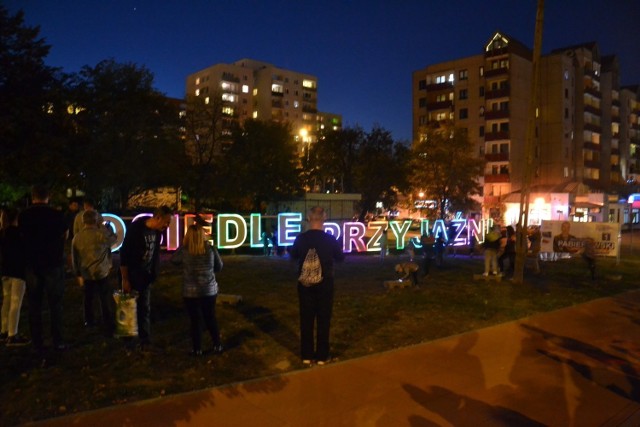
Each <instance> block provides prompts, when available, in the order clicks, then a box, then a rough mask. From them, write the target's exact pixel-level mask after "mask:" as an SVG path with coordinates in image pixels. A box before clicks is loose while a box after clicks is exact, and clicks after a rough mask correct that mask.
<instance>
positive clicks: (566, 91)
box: [564, 88, 569, 99]
mask: <svg viewBox="0 0 640 427" xmlns="http://www.w3.org/2000/svg"><path fill="white" fill-rule="evenodd" d="M564 99H569V89H567V88H565V89H564Z"/></svg>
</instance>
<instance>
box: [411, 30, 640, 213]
mask: <svg viewBox="0 0 640 427" xmlns="http://www.w3.org/2000/svg"><path fill="white" fill-rule="evenodd" d="M531 61H532V51H531V49H530V48H528V47H527V46H525V45H524V44H522V43H520V42H519V41H517V40H515V39H513V38H512V37H509V36H508V35H505V34H503V33H500V32H496V33H494V34H493V36H492V37H491V38H490V39H489V40H488V41H487V42H486V43H485V45H484V51H483V52H482V53H480V54H478V55H475V56H471V57H468V58H462V59H457V60H453V61H449V62H444V63H439V64H433V65H429V66H427V67H426V68H424V69H422V70H418V71H415V72H414V73H413V82H412V83H413V86H412V87H413V89H412V92H413V106H412V110H413V137H414V140H418V139H419V138H421V135H422V133H423V128H424V126H426V125H427V124H429V123H430V122H433V121H440V120H453V121H454V122H455V124H456V126H458V127H462V128H466V129H467V132H468V135H469V137H470V139H471V141H472V142H473V143H474V145H475V149H476V152H477V154H478V156H479V157H481V158H483V159H484V160H485V161H486V166H485V171H484V176H483V177H481V182H482V183H483V202H484V204H485V205H492V204H493V205H495V204H499V203H504V202H510V201H511V202H514V201H516V200H517V199H518V198H519V195H518V193H519V191H520V190H521V188H522V181H521V179H522V178H521V172H522V170H523V168H524V165H525V152H524V147H525V141H526V138H527V137H528V136H527V135H528V134H527V132H528V123H529V122H528V121H529V117H530V112H529V98H530V93H531V85H532V62H531ZM540 72H541V75H540V80H541V82H540V85H539V88H538V90H539V95H540V98H539V99H540V102H539V106H538V107H537V108H536V111H535V117H536V128H535V138H534V152H533V163H534V167H535V170H534V175H533V182H532V183H531V184H532V186H531V187H530V188H531V190H532V191H533V192H536V191H537V192H539V194H538V195H539V196H540V197H541V198H542V199H545V200H546V203H547V206H546V207H544V208H542V207H541V208H540V209H544V210H546V213H545V214H544V215H542V214H541V213H538V216H546V217H547V218H548V219H550V218H549V217H550V216H551V213H553V214H554V215H555V214H560V213H562V216H564V217H567V216H569V215H571V214H575V213H576V207H578V206H580V203H579V201H580V200H581V197H586V196H585V195H586V193H589V192H601V193H606V192H612V191H616V190H619V189H620V188H622V187H623V186H624V185H625V184H626V183H627V182H628V181H629V180H630V179H633V176H634V174H635V173H637V172H638V166H639V165H638V161H639V160H640V156H639V154H640V149H638V148H637V147H638V146H639V145H638V136H639V134H638V130H640V129H639V128H638V126H639V125H638V123H639V122H638V111H637V107H638V92H637V87H636V90H635V92H634V90H633V88H620V77H619V65H618V60H617V57H616V56H614V55H610V56H602V55H601V54H600V51H599V48H598V45H597V43H594V42H591V43H585V44H582V45H577V46H569V47H564V48H561V49H556V50H553V51H552V52H551V53H549V54H547V55H544V56H543V57H542V58H541V63H540ZM634 156H635V157H634ZM567 193H568V194H567ZM554 194H558V195H560V194H567V196H566V197H554V196H553V195H554ZM552 199H556V200H566V203H564V206H560V204H561V202H558V205H557V206H556V205H553V203H552V202H551V201H552ZM603 199H604V197H603ZM583 205H585V206H590V207H592V211H596V210H597V207H596V206H593V205H594V204H593V203H591V202H590V203H584V204H583ZM559 216H560V215H559ZM587 217H588V213H587ZM553 219H557V218H556V217H555V216H554V217H553Z"/></svg>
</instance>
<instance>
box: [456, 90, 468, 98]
mask: <svg viewBox="0 0 640 427" xmlns="http://www.w3.org/2000/svg"><path fill="white" fill-rule="evenodd" d="M467 98H468V92H467V89H460V92H458V99H467Z"/></svg>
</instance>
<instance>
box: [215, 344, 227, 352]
mask: <svg viewBox="0 0 640 427" xmlns="http://www.w3.org/2000/svg"><path fill="white" fill-rule="evenodd" d="M223 351H224V346H223V345H222V344H218V345H214V346H213V354H222V352H223Z"/></svg>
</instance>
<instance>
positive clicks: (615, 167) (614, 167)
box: [611, 165, 620, 172]
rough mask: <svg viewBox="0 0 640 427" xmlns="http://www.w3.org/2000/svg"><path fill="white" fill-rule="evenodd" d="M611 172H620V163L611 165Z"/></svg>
mask: <svg viewBox="0 0 640 427" xmlns="http://www.w3.org/2000/svg"><path fill="white" fill-rule="evenodd" d="M611 172H620V165H611Z"/></svg>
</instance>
